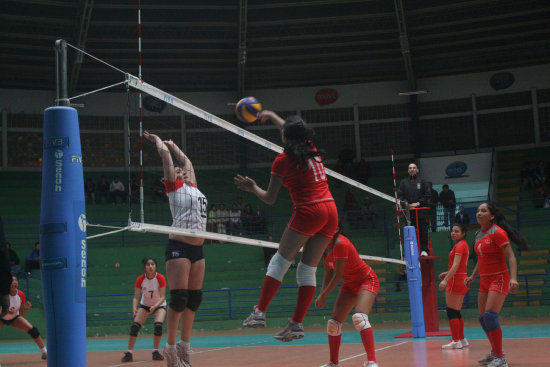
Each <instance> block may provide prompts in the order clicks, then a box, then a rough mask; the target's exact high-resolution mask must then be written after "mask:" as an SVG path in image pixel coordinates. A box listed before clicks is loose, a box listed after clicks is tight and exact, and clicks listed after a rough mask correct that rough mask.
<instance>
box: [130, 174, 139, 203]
mask: <svg viewBox="0 0 550 367" xmlns="http://www.w3.org/2000/svg"><path fill="white" fill-rule="evenodd" d="M140 187H141V184H140V182H139V179H138V178H137V176H132V181H131V182H130V193H131V194H132V202H133V203H138V202H139V188H140Z"/></svg>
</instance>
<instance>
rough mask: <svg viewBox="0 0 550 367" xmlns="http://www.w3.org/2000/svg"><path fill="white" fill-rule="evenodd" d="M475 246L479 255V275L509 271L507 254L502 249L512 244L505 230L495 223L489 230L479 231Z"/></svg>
mask: <svg viewBox="0 0 550 367" xmlns="http://www.w3.org/2000/svg"><path fill="white" fill-rule="evenodd" d="M475 241H476V244H475V246H474V249H475V252H476V254H477V257H478V261H477V266H478V269H479V275H480V276H484V275H492V274H498V273H502V272H505V271H508V266H506V254H505V253H504V251H503V250H502V249H503V247H504V246H506V245H509V244H510V240H509V239H508V234H507V233H506V231H505V230H503V229H502V228H500V227H499V226H497V225H496V224H493V225H492V226H491V228H489V229H488V230H487V231H485V232H483V231H481V230H480V231H479V232H477V233H476V237H475Z"/></svg>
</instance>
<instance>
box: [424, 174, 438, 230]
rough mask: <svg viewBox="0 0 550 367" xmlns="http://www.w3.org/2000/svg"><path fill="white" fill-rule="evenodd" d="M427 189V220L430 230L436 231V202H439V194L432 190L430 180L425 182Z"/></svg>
mask: <svg viewBox="0 0 550 367" xmlns="http://www.w3.org/2000/svg"><path fill="white" fill-rule="evenodd" d="M426 184H427V185H428V189H429V190H430V200H428V206H429V207H430V210H429V211H428V212H429V213H428V221H429V226H430V227H431V228H432V232H437V203H438V202H439V194H438V193H437V191H435V190H434V188H433V186H432V183H431V182H426Z"/></svg>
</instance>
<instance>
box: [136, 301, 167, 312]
mask: <svg viewBox="0 0 550 367" xmlns="http://www.w3.org/2000/svg"><path fill="white" fill-rule="evenodd" d="M138 308H143V309H144V310H145V311H147V312H150V311H151V307H149V306H145V305H142V304H141V303H140V304H139V306H138ZM161 308H162V309H163V310H164V311H166V306H158V307H157V309H156V310H155V312H157V311H158V310H159V309H161ZM155 312H153V314H154V313H155Z"/></svg>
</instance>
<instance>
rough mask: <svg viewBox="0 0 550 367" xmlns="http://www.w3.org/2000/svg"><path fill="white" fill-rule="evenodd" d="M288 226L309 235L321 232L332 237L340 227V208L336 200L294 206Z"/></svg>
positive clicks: (322, 234)
mask: <svg viewBox="0 0 550 367" xmlns="http://www.w3.org/2000/svg"><path fill="white" fill-rule="evenodd" d="M287 227H288V228H289V229H291V230H292V231H294V232H296V233H299V234H301V235H303V236H307V237H313V236H315V235H316V234H319V235H321V236H323V237H326V238H332V237H333V236H334V233H335V232H336V230H337V229H338V210H337V209H336V205H335V204H334V201H323V202H320V203H314V204H310V205H302V206H298V207H294V210H293V211H292V217H291V218H290V221H289V222H288V224H287Z"/></svg>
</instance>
